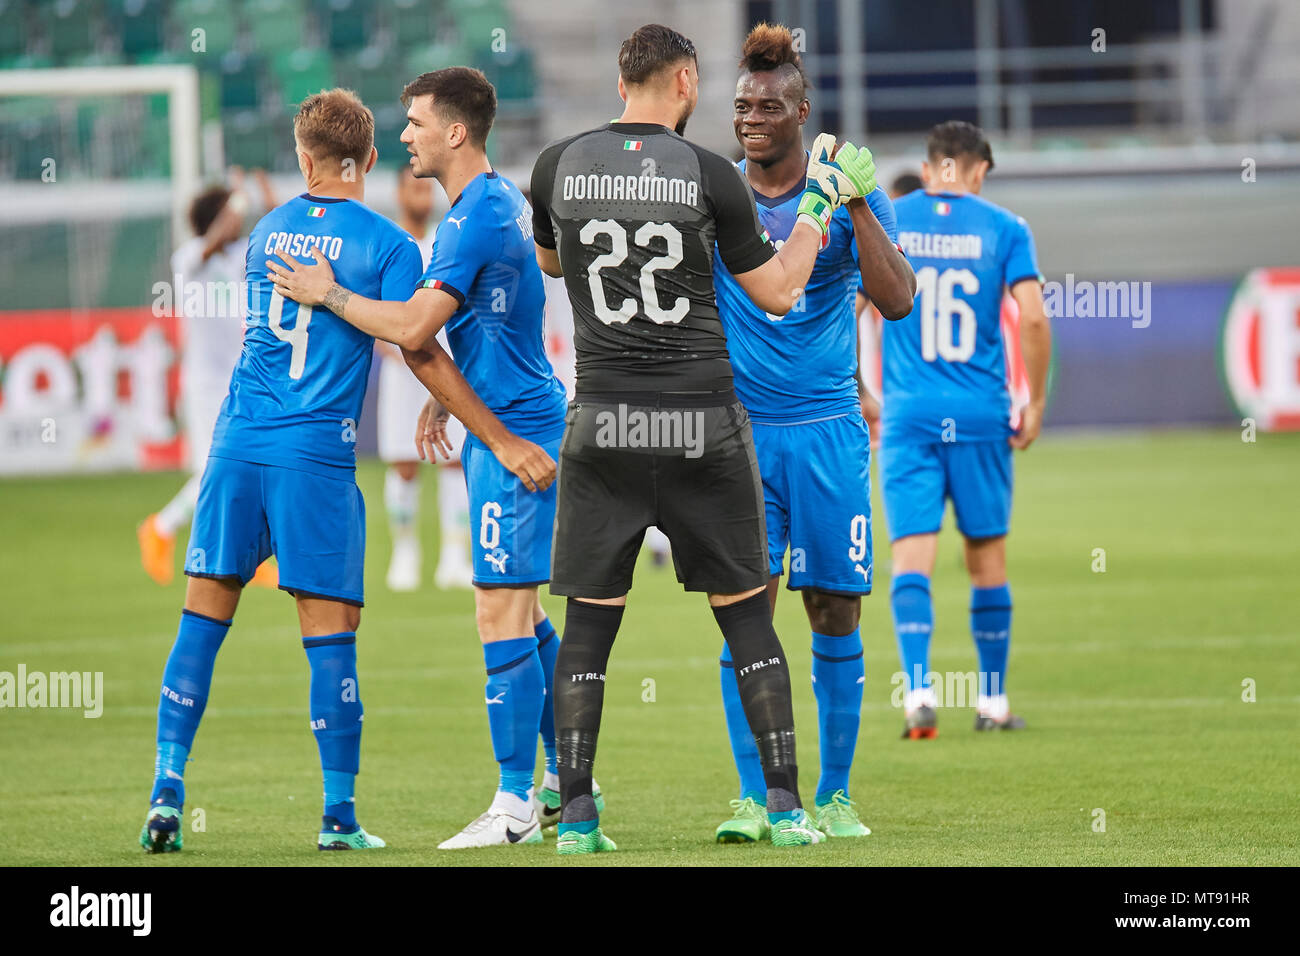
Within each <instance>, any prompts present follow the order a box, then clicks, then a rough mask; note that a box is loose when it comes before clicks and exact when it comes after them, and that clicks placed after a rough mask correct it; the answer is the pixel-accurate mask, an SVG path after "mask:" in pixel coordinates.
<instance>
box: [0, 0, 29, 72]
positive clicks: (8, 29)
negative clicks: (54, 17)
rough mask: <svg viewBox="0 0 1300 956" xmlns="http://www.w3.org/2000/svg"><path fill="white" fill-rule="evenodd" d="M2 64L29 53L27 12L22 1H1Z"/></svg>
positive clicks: (0, 46)
mask: <svg viewBox="0 0 1300 956" xmlns="http://www.w3.org/2000/svg"><path fill="white" fill-rule="evenodd" d="M0 23H3V24H4V29H3V30H0V63H4V62H5V61H7V60H11V59H13V58H15V57H19V56H22V55H23V54H24V53H25V52H26V51H27V46H28V28H27V10H26V9H25V6H24V4H23V3H22V0H0Z"/></svg>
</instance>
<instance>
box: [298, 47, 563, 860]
mask: <svg viewBox="0 0 1300 956" xmlns="http://www.w3.org/2000/svg"><path fill="white" fill-rule="evenodd" d="M402 101H403V102H404V103H405V104H406V106H407V108H408V109H407V119H408V120H409V125H408V126H407V128H406V130H405V132H403V134H402V141H403V142H404V143H405V144H406V145H407V148H408V150H409V151H410V152H411V153H412V160H411V164H412V169H413V171H414V173H415V175H416V176H433V177H435V178H436V179H437V180H438V181H439V183H441V184H442V187H443V189H444V190H446V192H447V198H448V199H450V200H451V209H450V210H448V212H447V215H446V217H445V218H444V219H443V220H442V223H441V225H440V226H439V228H438V234H437V238H436V239H435V240H434V245H433V257H432V259H431V260H430V263H429V267H428V269H427V270H426V271H425V273H424V278H423V280H422V281H420V282H419V283H416V282H412V283H411V284H410V286H409V287H408V288H406V289H402V290H396V292H397V294H393V293H390V292H389V290H388V289H387V288H386V289H385V290H384V291H385V294H384V295H374V294H373V293H371V292H368V291H367V290H365V289H361V288H357V287H355V286H353V287H352V290H353V292H355V294H352V293H350V292H348V291H347V290H345V289H344V288H343V286H345V285H346V284H347V280H346V279H345V278H344V277H343V276H339V277H338V281H337V284H336V282H335V278H334V276H333V275H332V274H331V272H330V267H329V265H328V263H322V264H320V265H317V266H312V267H307V268H300V267H298V266H297V263H290V265H292V266H294V267H295V268H294V270H293V271H289V270H277V272H280V273H281V275H278V276H277V282H280V283H281V285H280V287H281V288H282V289H283V290H284V293H285V294H286V295H288V296H289V297H291V298H293V299H296V300H298V301H300V302H304V303H311V302H315V301H335V302H337V303H338V304H337V306H336V307H335V311H336V312H338V314H340V315H341V316H343V318H344V319H346V320H347V321H348V322H351V323H352V324H353V325H355V326H356V327H357V328H358V329H361V330H362V331H364V332H368V333H370V334H372V335H375V336H378V337H379V338H383V339H388V340H390V341H394V342H396V343H398V344H399V345H402V346H404V347H406V348H419V347H420V346H422V345H423V344H424V343H426V342H428V341H430V340H431V339H432V338H433V337H434V336H435V335H436V334H437V333H438V330H439V329H441V328H442V327H443V326H444V325H445V326H446V328H447V338H448V341H449V342H450V344H451V351H452V355H453V356H454V357H455V359H456V362H457V364H458V365H459V366H460V368H461V369H462V370H463V371H464V373H465V376H466V378H467V379H468V380H469V382H470V384H471V385H473V387H474V389H475V391H476V392H477V393H478V394H479V395H482V396H483V399H484V400H485V401H486V402H487V404H488V406H489V407H490V408H491V409H492V410H493V411H494V412H496V413H497V414H498V415H499V416H500V417H501V419H502V421H504V422H505V423H506V424H507V425H508V426H509V427H510V428H511V429H512V430H514V431H515V432H517V433H519V434H520V435H524V436H527V437H528V438H531V439H532V440H534V441H536V442H538V443H539V444H540V445H541V446H542V447H544V448H545V449H546V450H547V452H548V453H549V454H550V455H551V456H556V455H558V453H559V442H560V438H561V436H562V435H563V433H564V416H565V409H566V406H567V398H566V395H565V390H564V385H563V384H562V383H561V382H560V380H559V379H558V378H556V376H555V374H554V372H553V371H552V370H551V365H550V363H549V361H548V360H547V358H546V352H545V348H544V342H543V337H542V322H543V317H544V312H545V301H546V300H545V292H544V290H543V286H542V273H541V270H540V269H539V268H538V266H537V262H536V258H535V255H534V252H533V232H532V211H531V209H530V208H529V206H528V204H527V203H526V202H525V201H524V198H523V195H522V194H521V193H520V192H519V190H518V189H516V188H515V186H514V184H513V183H511V182H510V181H509V180H507V179H505V178H504V177H502V176H501V175H499V174H498V173H496V172H495V171H493V169H492V166H491V164H490V163H489V162H488V158H487V154H486V152H485V151H484V150H485V144H486V141H487V136H488V131H489V130H490V129H491V128H492V120H493V118H494V116H495V115H496V92H495V90H494V89H493V87H492V84H491V83H489V82H488V80H487V78H486V77H485V76H484V75H483V74H482V73H481V72H479V71H478V70H474V69H470V68H468V67H451V68H448V69H443V70H437V71H435V72H432V73H426V74H424V75H422V76H420V77H417V78H416V79H415V80H413V81H412V82H411V83H410V84H408V85H407V87H406V89H405V90H404V91H403V93H402ZM317 258H318V259H319V257H317ZM417 285H418V286H419V288H418V289H417ZM384 300H386V301H384ZM438 411H441V410H431V409H426V414H425V415H424V416H422V425H421V429H422V432H423V433H424V434H426V435H429V436H431V437H430V439H429V441H428V443H427V444H426V445H425V448H424V449H423V450H431V449H430V448H429V446H430V445H432V446H438V445H439V443H440V442H442V441H445V438H444V437H443V436H444V435H445V432H444V431H443V422H445V418H444V417H442V416H441V415H440V414H437V413H436V412H438ZM421 441H422V442H424V439H423V438H422V439H421ZM461 457H462V462H463V465H464V469H465V480H466V483H467V485H468V488H469V498H470V522H471V529H470V530H471V540H472V543H473V548H474V561H473V566H474V597H475V607H476V611H477V623H478V631H479V637H480V640H481V642H482V645H483V657H484V664H485V666H486V668H487V687H486V690H485V693H484V699H485V703H486V706H487V715H488V726H489V729H490V731H491V737H492V750H493V754H494V755H495V757H496V759H497V762H498V764H499V765H500V781H499V784H498V788H497V793H496V796H495V797H494V799H493V801H492V804H491V806H490V807H489V808H488V810H487V812H486V813H483V814H482V815H480V816H479V817H478V818H477V819H475V820H473V821H472V822H471V823H470V824H469V825H468V826H467V827H465V829H464V830H463V831H461V832H460V833H459V834H457V835H456V836H453V837H451V838H450V839H448V840H446V841H444V842H443V843H442V844H441V845H440V849H461V848H466V847H479V846H490V845H493V844H510V843H533V842H537V841H539V840H541V839H542V832H541V831H542V827H543V826H544V825H550V824H552V823H556V822H558V820H559V793H558V791H559V781H558V779H557V778H556V777H555V773H556V766H555V763H554V761H555V730H554V718H553V716H552V710H551V708H550V707H549V706H547V702H548V700H549V697H550V689H551V680H552V676H553V673H554V670H555V657H556V654H557V652H558V648H559V640H558V638H557V637H556V634H555V628H554V627H553V626H552V624H551V622H550V620H549V619H548V618H547V616H546V612H545V611H544V610H543V609H542V606H541V603H540V601H539V600H538V596H537V588H538V585H539V584H543V583H545V582H546V581H548V580H550V564H551V534H552V529H553V527H554V524H555V490H554V488H550V489H540V490H537V491H533V490H532V489H531V488H530V487H526V486H525V484H524V483H522V482H520V481H519V480H518V479H517V478H516V477H515V476H514V475H513V474H511V472H510V469H509V468H507V467H505V466H504V464H503V463H502V462H501V461H499V460H498V459H497V457H496V456H495V455H494V454H493V452H492V451H491V450H490V449H488V448H486V447H485V446H484V445H483V444H482V443H481V442H479V441H478V440H477V439H474V438H470V439H467V440H466V442H465V448H464V451H463V452H462V456H461ZM539 731H540V732H541V734H542V738H543V745H544V747H545V751H546V760H547V767H546V777H545V778H544V780H543V789H542V793H541V794H538V795H537V797H538V799H537V800H536V802H535V799H534V789H533V782H534V765H535V763H536V757H537V737H538V733H539ZM548 791H549V793H550V795H551V797H550V799H549V800H548V799H546V798H547V794H548ZM552 804H553V805H552Z"/></svg>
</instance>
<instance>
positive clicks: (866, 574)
mask: <svg viewBox="0 0 1300 956" xmlns="http://www.w3.org/2000/svg"><path fill="white" fill-rule="evenodd" d="M853 570H854V571H857V572H858V574H860V575H862V580H864V581H866V582H867V583H868V584H870V583H871V570H870V565H868V566H867V567H865V568H864V567H863V566H862V565H860V564H855V565H853Z"/></svg>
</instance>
